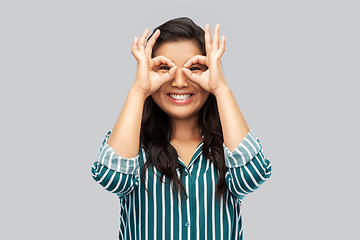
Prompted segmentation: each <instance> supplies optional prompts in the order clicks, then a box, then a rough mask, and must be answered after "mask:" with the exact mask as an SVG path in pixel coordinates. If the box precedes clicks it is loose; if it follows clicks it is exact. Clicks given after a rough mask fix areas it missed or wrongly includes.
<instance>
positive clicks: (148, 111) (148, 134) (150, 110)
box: [140, 17, 227, 199]
mask: <svg viewBox="0 0 360 240" xmlns="http://www.w3.org/2000/svg"><path fill="white" fill-rule="evenodd" d="M156 29H159V30H160V36H159V38H158V39H157V40H156V43H155V45H154V47H153V52H155V51H156V49H157V48H158V47H160V46H161V44H163V43H164V42H175V41H182V40H190V41H193V42H194V43H196V44H197V45H198V47H199V49H200V50H201V51H202V53H203V55H206V51H205V39H204V30H203V29H202V28H200V27H199V26H197V25H196V24H195V23H194V22H193V21H192V20H191V19H189V18H187V17H181V18H176V19H172V20H169V21H167V22H165V23H164V24H162V25H160V26H159V27H157V28H155V29H154V31H153V33H154V32H155V31H156ZM150 37H151V36H150ZM150 37H149V38H150ZM198 124H199V126H201V127H202V131H203V136H204V139H203V142H204V144H203V147H202V152H203V154H204V156H205V157H206V158H208V159H210V161H212V162H213V163H214V164H215V166H216V168H217V170H218V174H219V179H218V183H217V186H216V195H217V196H218V198H219V199H220V198H221V197H222V196H224V193H225V189H226V183H225V173H226V171H227V167H226V165H225V159H224V151H223V134H222V128H221V122H220V117H219V111H218V107H217V102H216V98H215V96H214V95H213V94H211V93H210V95H209V97H208V99H207V100H206V102H205V104H204V106H203V107H202V108H201V109H200V111H199V123H198ZM171 135H172V125H171V122H170V118H169V117H168V115H167V114H166V113H165V112H164V111H163V110H162V109H161V108H160V107H159V106H158V105H157V104H156V103H155V102H154V100H153V99H152V97H151V96H149V97H148V98H147V99H146V100H145V104H144V110H143V116H142V122H141V131H140V142H141V145H142V147H143V148H144V149H145V151H146V152H147V154H148V159H147V161H146V162H145V164H144V166H143V168H142V171H141V180H142V182H143V183H144V181H145V173H146V169H147V168H148V167H149V166H150V165H152V167H155V168H156V169H157V171H158V172H159V173H160V174H161V176H160V178H161V180H163V179H164V177H165V176H166V177H167V178H168V179H169V180H170V181H171V182H172V183H173V186H174V188H175V190H176V191H174V192H178V193H179V192H180V193H181V196H183V194H184V192H185V189H184V186H183V184H182V182H181V180H180V179H181V177H182V176H181V175H180V178H179V176H178V172H179V173H181V171H178V170H179V169H180V164H179V163H178V154H177V152H176V149H175V148H174V147H173V146H172V145H171V144H170V140H171ZM153 170H154V169H153ZM143 185H144V186H145V184H143Z"/></svg>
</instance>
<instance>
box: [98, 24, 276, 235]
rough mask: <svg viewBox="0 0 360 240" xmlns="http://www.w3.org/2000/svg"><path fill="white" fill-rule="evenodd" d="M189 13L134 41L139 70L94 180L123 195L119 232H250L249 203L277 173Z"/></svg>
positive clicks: (220, 42)
mask: <svg viewBox="0 0 360 240" xmlns="http://www.w3.org/2000/svg"><path fill="white" fill-rule="evenodd" d="M219 28H220V25H217V26H216V27H215V30H214V34H213V39H212V37H211V34H210V29H209V26H208V25H206V26H205V31H204V30H203V29H201V28H200V27H199V26H197V25H196V24H195V23H193V21H192V20H190V19H189V18H177V19H173V20H170V21H168V22H166V23H164V24H162V25H161V26H159V27H157V28H156V29H155V31H154V32H153V33H152V35H151V36H150V37H149V38H148V40H147V42H146V38H147V37H148V34H149V31H148V30H145V32H144V34H143V35H142V36H141V38H140V39H138V38H135V39H134V42H133V45H132V54H133V55H134V57H135V58H136V60H137V62H138V65H137V73H136V78H135V81H134V84H133V86H132V88H131V89H130V91H129V93H128V96H127V98H126V101H125V104H124V106H123V108H122V110H121V113H120V115H119V118H118V120H117V121H116V124H115V126H114V128H113V130H112V131H110V132H109V133H108V134H107V135H106V137H105V140H104V141H103V144H102V147H101V150H100V154H99V157H98V160H97V161H96V162H95V164H94V166H93V168H92V174H93V178H94V179H95V180H96V181H97V182H98V183H99V184H100V185H102V186H103V187H104V188H105V189H106V190H108V191H110V192H113V193H116V194H117V196H118V197H119V199H120V229H119V239H242V238H243V228H242V215H241V200H242V199H243V198H244V196H245V195H247V194H248V193H251V192H253V191H255V190H256V189H257V188H258V187H259V186H260V185H261V184H262V183H263V182H264V181H265V180H266V179H267V178H269V177H270V175H271V164H270V162H269V161H268V160H267V159H265V158H264V155H263V151H262V147H261V145H260V142H259V141H258V139H257V138H256V137H255V136H254V135H253V133H252V132H251V131H250V130H249V128H248V126H247V124H246V122H245V119H244V117H243V115H242V113H241V111H240V109H239V107H238V105H237V103H236V101H235V98H234V96H233V94H232V91H231V90H230V89H229V87H228V85H227V83H226V81H225V78H224V75H223V72H222V67H221V64H220V58H221V57H222V55H223V54H224V51H225V37H222V38H221V39H220V38H219Z"/></svg>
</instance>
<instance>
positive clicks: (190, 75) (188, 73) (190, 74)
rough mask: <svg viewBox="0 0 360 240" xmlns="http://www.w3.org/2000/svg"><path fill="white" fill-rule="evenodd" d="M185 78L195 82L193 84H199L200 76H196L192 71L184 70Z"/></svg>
mask: <svg viewBox="0 0 360 240" xmlns="http://www.w3.org/2000/svg"><path fill="white" fill-rule="evenodd" d="M182 70H183V72H184V74H185V76H186V77H187V79H189V80H191V81H193V82H198V80H199V76H198V75H197V74H194V73H193V72H192V71H190V70H189V69H188V68H182Z"/></svg>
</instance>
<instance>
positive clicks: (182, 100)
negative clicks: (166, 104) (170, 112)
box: [167, 93, 194, 104]
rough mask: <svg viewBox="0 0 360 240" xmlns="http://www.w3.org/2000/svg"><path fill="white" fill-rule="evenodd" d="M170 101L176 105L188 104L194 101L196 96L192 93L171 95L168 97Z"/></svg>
mask: <svg viewBox="0 0 360 240" xmlns="http://www.w3.org/2000/svg"><path fill="white" fill-rule="evenodd" d="M167 96H168V98H169V99H170V101H172V102H173V103H176V104H187V103H189V102H191V101H192V99H193V96H194V94H191V93H182V94H180V93H170V94H168V95H167Z"/></svg>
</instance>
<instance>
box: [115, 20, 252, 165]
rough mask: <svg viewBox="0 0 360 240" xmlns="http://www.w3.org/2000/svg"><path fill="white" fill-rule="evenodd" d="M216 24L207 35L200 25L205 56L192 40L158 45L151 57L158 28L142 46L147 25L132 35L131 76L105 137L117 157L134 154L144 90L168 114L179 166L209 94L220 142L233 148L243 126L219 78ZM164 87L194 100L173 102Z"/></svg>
mask: <svg viewBox="0 0 360 240" xmlns="http://www.w3.org/2000/svg"><path fill="white" fill-rule="evenodd" d="M219 29H220V25H219V24H218V25H216V27H215V30H214V34H213V38H212V37H211V34H210V29H209V26H208V25H206V26H205V28H204V31H205V45H206V56H203V55H201V52H200V50H199V49H198V48H197V47H196V45H195V44H194V43H192V42H189V41H181V42H177V43H165V44H163V45H161V46H160V47H159V49H157V51H156V52H154V55H155V57H154V58H151V54H152V47H153V46H154V43H155V41H156V39H157V38H158V36H159V35H160V31H159V30H158V31H156V32H155V33H154V34H153V36H152V37H151V38H150V39H149V41H148V42H147V44H146V45H145V41H146V38H147V36H148V34H149V31H148V30H147V29H146V30H145V32H144V33H143V35H142V36H141V38H140V39H138V38H137V37H135V39H134V42H133V44H132V49H131V52H132V54H133V56H134V57H135V59H136V60H137V72H136V77H135V81H134V84H133V86H132V88H131V89H130V91H129V93H128V95H127V98H126V100H125V103H124V106H123V108H122V110H121V113H120V115H119V118H118V120H117V121H116V123H115V126H114V128H113V132H112V134H111V135H110V138H109V140H108V144H109V145H110V146H111V147H112V148H113V149H114V150H115V152H116V153H117V154H119V155H120V156H121V157H123V158H131V157H135V156H137V155H138V148H139V139H140V125H141V117H142V109H143V105H144V102H145V99H146V98H147V97H148V96H150V95H152V97H153V99H154V101H155V102H156V103H157V104H158V105H159V106H160V107H161V109H163V110H164V111H165V112H166V113H167V114H168V115H169V116H170V118H171V120H172V124H173V136H172V139H171V142H172V143H173V145H174V146H175V148H176V149H177V151H178V153H179V156H180V158H181V159H182V160H183V162H184V163H185V165H187V164H188V162H189V161H190V160H189V159H190V158H191V155H192V154H193V153H194V151H193V150H195V148H196V146H197V145H198V143H199V142H200V141H201V136H200V128H199V126H198V125H197V117H198V111H199V109H200V108H201V106H202V105H203V104H204V102H205V101H206V98H207V96H208V94H209V93H212V94H214V96H215V97H216V99H217V104H218V108H219V114H220V120H221V124H222V128H223V136H224V143H225V145H226V146H227V147H228V148H229V149H230V150H231V151H234V150H235V148H236V147H237V146H238V144H239V143H240V142H241V140H242V139H243V138H244V137H245V136H246V134H247V133H248V132H249V128H248V125H247V124H246V121H245V119H244V117H243V115H242V113H241V111H240V108H239V106H238V104H237V103H236V100H235V98H234V96H233V94H232V92H231V90H230V88H229V87H228V85H227V83H226V81H225V77H224V74H223V71H222V67H221V63H220V59H221V57H222V55H223V54H224V52H225V36H223V37H222V38H221V39H219ZM184 47H185V48H184ZM181 48H182V49H181ZM180 49H181V50H182V51H181V52H180V51H179V50H180ZM205 65H206V66H207V68H208V69H207V70H205V68H204V66H205ZM195 68H199V69H196V70H195ZM170 92H180V93H182V92H187V93H192V94H194V96H193V98H194V99H193V100H192V101H191V103H189V104H184V105H181V104H173V103H172V102H170V101H169V98H168V96H167V94H168V93H170Z"/></svg>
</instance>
